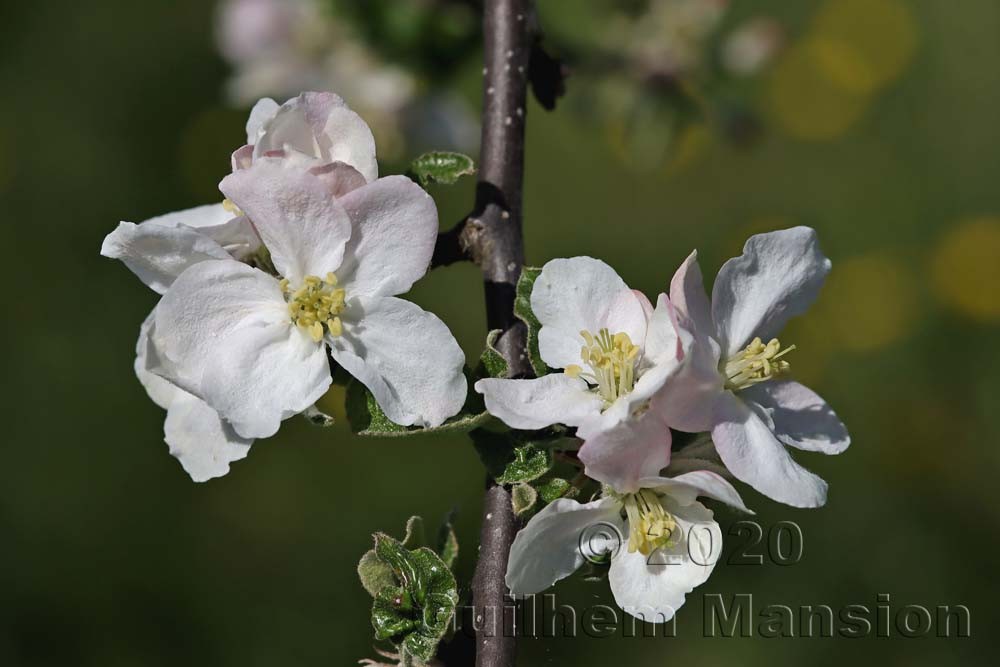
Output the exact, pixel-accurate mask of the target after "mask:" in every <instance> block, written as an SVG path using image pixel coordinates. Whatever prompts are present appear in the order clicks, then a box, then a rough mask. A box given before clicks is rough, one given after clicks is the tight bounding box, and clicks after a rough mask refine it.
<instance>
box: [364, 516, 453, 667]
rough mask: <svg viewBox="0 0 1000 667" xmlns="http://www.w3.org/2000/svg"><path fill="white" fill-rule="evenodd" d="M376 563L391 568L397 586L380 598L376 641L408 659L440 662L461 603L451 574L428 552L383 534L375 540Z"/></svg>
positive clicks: (375, 622) (376, 606)
mask: <svg viewBox="0 0 1000 667" xmlns="http://www.w3.org/2000/svg"><path fill="white" fill-rule="evenodd" d="M374 553H375V557H376V558H377V559H378V560H379V561H380V562H382V563H384V564H385V565H387V566H388V567H389V569H390V571H391V573H392V576H393V583H392V584H390V585H388V586H385V587H383V588H381V589H380V590H378V591H377V593H376V594H375V602H374V603H373V605H372V627H373V628H374V629H375V638H376V639H379V640H386V639H388V640H391V641H392V642H393V643H395V644H396V645H397V646H399V647H400V650H401V652H402V653H403V654H404V655H409V656H412V657H413V658H415V659H416V660H418V661H420V662H427V661H429V660H430V659H431V658H432V657H434V652H435V650H436V649H437V644H438V642H439V641H440V640H441V638H442V637H443V636H444V635H445V633H446V632H447V631H448V626H449V622H450V621H451V619H452V616H453V615H454V613H455V606H456V605H457V603H458V585H457V583H456V581H455V577H454V575H453V574H452V573H451V570H450V569H449V568H448V566H447V565H446V564H445V562H444V561H442V560H441V558H440V557H438V555H437V554H436V553H434V552H433V551H431V550H430V549H428V548H427V547H420V548H418V549H407V548H406V546H404V544H403V543H402V542H400V541H398V540H395V539H393V538H391V537H389V536H388V535H385V534H383V533H376V534H375V549H374Z"/></svg>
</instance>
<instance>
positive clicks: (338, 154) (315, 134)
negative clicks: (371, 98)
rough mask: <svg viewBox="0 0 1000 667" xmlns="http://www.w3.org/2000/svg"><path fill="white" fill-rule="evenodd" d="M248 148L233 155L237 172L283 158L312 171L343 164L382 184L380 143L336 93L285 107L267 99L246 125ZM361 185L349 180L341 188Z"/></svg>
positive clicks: (315, 95)
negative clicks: (263, 159) (264, 160)
mask: <svg viewBox="0 0 1000 667" xmlns="http://www.w3.org/2000/svg"><path fill="white" fill-rule="evenodd" d="M246 131H247V145H246V146H243V147H242V148H240V149H239V150H237V151H236V152H235V153H234V154H233V171H237V170H239V169H245V168H246V167H249V166H250V164H252V162H253V160H255V159H257V158H260V157H262V156H265V155H267V156H275V155H278V154H280V155H284V156H291V157H294V158H299V159H304V160H305V161H310V160H311V161H313V165H310V166H315V165H318V164H330V163H343V164H345V165H349V166H350V167H353V168H354V170H356V171H357V172H358V173H359V174H360V175H361V176H362V177H363V178H364V181H362V182H369V183H370V182H372V181H374V180H375V179H376V178H378V163H377V161H376V159H375V139H374V137H373V136H372V132H371V129H369V127H368V125H367V124H366V123H365V121H364V120H363V119H362V118H361V116H359V115H358V114H356V113H355V112H354V111H352V110H351V109H350V108H348V106H347V104H345V103H344V100H342V99H341V98H340V97H338V96H337V95H334V94H333V93H314V92H306V93H302V94H301V95H299V96H298V97H293V98H292V99H290V100H288V101H287V102H285V103H284V104H282V105H280V106H279V105H278V103H277V102H275V101H274V100H272V99H269V98H264V99H262V100H260V101H258V102H257V104H255V105H254V107H253V109H252V110H251V111H250V118H249V119H248V120H247V127H246ZM358 185H360V183H356V182H352V181H351V180H349V179H347V180H345V182H344V183H342V185H341V187H342V188H344V189H345V190H349V189H353V188H354V187H357V186H358Z"/></svg>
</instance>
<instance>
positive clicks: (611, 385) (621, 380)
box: [565, 329, 641, 405]
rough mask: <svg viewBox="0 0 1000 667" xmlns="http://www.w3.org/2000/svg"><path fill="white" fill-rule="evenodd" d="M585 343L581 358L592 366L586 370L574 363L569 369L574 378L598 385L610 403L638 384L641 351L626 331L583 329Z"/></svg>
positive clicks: (567, 371)
mask: <svg viewBox="0 0 1000 667" xmlns="http://www.w3.org/2000/svg"><path fill="white" fill-rule="evenodd" d="M580 336H581V337H582V338H583V342H584V346H583V347H582V348H580V359H582V360H583V363H584V364H586V365H587V367H589V368H590V371H591V372H589V373H584V372H583V368H582V367H580V366H578V365H576V364H570V365H569V366H567V367H566V368H565V372H566V374H567V375H569V376H570V377H573V378H575V377H582V378H584V379H585V380H587V382H589V383H590V384H593V385H596V389H597V392H598V393H599V394H600V395H601V398H603V399H604V402H605V403H606V404H607V405H610V404H612V403H614V402H615V400H617V399H618V397H619V396H623V395H625V394H627V393H629V392H630V391H632V388H633V387H634V386H635V368H636V365H637V364H638V359H639V353H640V352H641V350H640V349H639V346H638V345H634V344H633V343H632V339H631V338H629V335H628V334H627V333H625V332H618V333H616V334H614V335H613V336H612V335H611V332H610V331H608V330H607V329H601V330H600V331H598V332H597V335H596V336H595V335H594V334H592V333H590V332H589V331H581V332H580Z"/></svg>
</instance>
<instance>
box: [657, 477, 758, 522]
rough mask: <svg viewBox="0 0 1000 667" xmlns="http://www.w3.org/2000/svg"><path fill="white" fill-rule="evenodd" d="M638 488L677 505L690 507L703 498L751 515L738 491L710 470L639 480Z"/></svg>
mask: <svg viewBox="0 0 1000 667" xmlns="http://www.w3.org/2000/svg"><path fill="white" fill-rule="evenodd" d="M639 486H641V487H642V488H645V489H655V490H656V492H657V493H659V494H661V495H668V496H670V497H671V498H673V499H674V501H675V502H677V503H678V504H679V505H690V504H691V503H693V502H694V501H695V499H697V498H698V496H705V497H708V498H714V499H715V500H718V501H721V502H724V503H726V504H727V505H729V506H730V507H735V508H736V509H738V510H740V511H743V512H746V513H748V514H753V512H751V511H750V510H749V509H747V506H746V505H745V504H744V503H743V499H742V498H741V497H740V494H739V491H737V490H736V489H735V488H733V485H732V484H730V483H729V482H728V481H726V480H725V478H723V477H722V476H720V475H718V474H717V473H714V472H712V471H710V470H693V471H691V472H686V473H684V474H682V475H676V476H674V477H648V478H646V479H642V480H639Z"/></svg>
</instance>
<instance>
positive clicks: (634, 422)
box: [579, 411, 670, 493]
mask: <svg viewBox="0 0 1000 667" xmlns="http://www.w3.org/2000/svg"><path fill="white" fill-rule="evenodd" d="M579 457H580V461H582V462H583V463H584V465H585V466H586V467H585V468H584V472H585V473H586V474H587V476H588V477H590V478H591V479H595V480H597V481H598V482H602V483H604V484H609V485H610V486H611V487H612V488H613V489H614V490H615V491H617V492H619V493H634V492H635V491H638V490H639V489H640V488H641V486H640V480H642V479H643V478H645V477H651V476H654V475H657V474H658V473H659V472H660V471H661V470H663V469H664V468H666V467H667V466H668V465H669V464H670V429H669V428H668V427H667V425H666V424H664V423H663V421H662V420H661V419H660V418H659V416H658V415H657V414H656V413H654V412H652V411H647V412H646V413H644V414H643V415H641V416H639V417H631V418H627V419H624V420H623V421H621V422H620V423H619V424H617V425H616V426H614V427H612V428H610V429H607V430H602V431H598V432H596V433H592V434H590V435H588V436H587V437H586V439H585V441H584V443H583V447H581V448H580V451H579Z"/></svg>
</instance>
